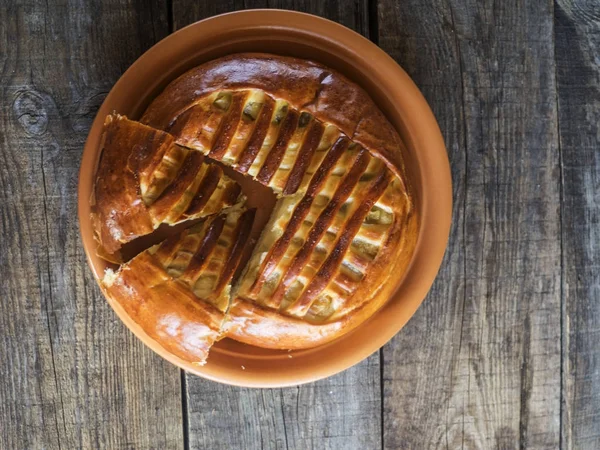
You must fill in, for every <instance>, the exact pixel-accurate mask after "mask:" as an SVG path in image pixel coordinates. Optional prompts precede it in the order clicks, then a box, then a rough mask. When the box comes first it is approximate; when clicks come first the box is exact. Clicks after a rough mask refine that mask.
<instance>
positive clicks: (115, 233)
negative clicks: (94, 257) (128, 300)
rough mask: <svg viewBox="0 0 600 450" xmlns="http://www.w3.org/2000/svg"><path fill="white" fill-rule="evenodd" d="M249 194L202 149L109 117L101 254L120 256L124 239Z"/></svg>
mask: <svg viewBox="0 0 600 450" xmlns="http://www.w3.org/2000/svg"><path fill="white" fill-rule="evenodd" d="M244 198H245V197H244V196H243V195H242V192H241V188H240V186H239V185H238V184H237V183H236V182H235V181H233V180H232V179H230V178H229V177H227V176H226V175H224V174H223V169H222V168H221V167H219V166H217V165H216V164H213V163H209V162H207V161H205V157H204V155H203V154H202V153H200V152H198V151H194V150H189V149H187V148H184V147H181V146H179V145H176V144H175V141H174V139H173V137H172V136H171V135H169V134H168V133H165V132H162V131H159V130H155V129H153V128H150V127H147V126H145V125H143V124H141V123H139V122H135V121H132V120H128V119H127V118H126V117H124V116H120V115H118V114H111V115H109V116H107V118H106V121H105V124H104V138H103V149H102V156H101V159H100V162H99V165H98V169H97V172H96V181H95V184H94V190H93V194H92V222H93V225H94V230H95V237H96V239H97V241H98V243H99V245H100V249H99V253H100V254H102V255H104V256H105V257H107V258H108V259H112V258H115V259H118V256H116V255H115V254H116V253H117V252H118V251H119V249H120V248H121V246H122V245H123V244H125V243H127V242H130V241H132V240H134V239H136V238H137V237H140V236H143V235H146V234H149V233H151V232H152V231H154V230H155V229H156V228H158V226H159V225H161V224H162V223H167V224H170V225H174V224H176V223H179V222H183V221H185V220H191V219H197V218H200V217H205V216H209V215H212V214H216V213H218V212H220V211H221V210H222V209H224V208H227V207H230V206H233V205H235V204H241V203H243V201H244ZM110 255H113V256H112V258H111V256H110Z"/></svg>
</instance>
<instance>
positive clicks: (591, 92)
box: [555, 1, 600, 450]
mask: <svg viewBox="0 0 600 450" xmlns="http://www.w3.org/2000/svg"><path fill="white" fill-rule="evenodd" d="M555 39H556V64H557V82H558V107H559V108H558V113H559V124H560V126H559V132H560V145H561V155H562V189H563V190H562V198H563V203H562V205H563V206H562V210H561V218H562V239H563V258H562V264H563V293H564V310H563V311H564V315H563V397H562V402H563V407H562V424H563V428H562V447H563V448H565V449H590V450H591V449H597V448H600V346H599V342H600V339H599V336H600V335H599V331H600V289H599V286H600V266H599V262H600V247H599V246H598V242H600V227H599V222H600V145H599V144H598V143H599V142H600V131H599V128H598V123H599V122H600V66H599V65H598V60H599V58H600V10H599V9H598V6H597V5H594V4H593V3H589V2H583V1H574V2H571V1H559V2H557V4H556V5H555Z"/></svg>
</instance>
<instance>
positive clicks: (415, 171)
mask: <svg viewBox="0 0 600 450" xmlns="http://www.w3.org/2000/svg"><path fill="white" fill-rule="evenodd" d="M244 51H255V52H269V53H276V54H282V55H290V56H295V57H300V58H307V59H312V60H316V61H319V62H321V63H323V64H325V65H328V66H330V67H332V68H334V69H337V70H338V71H340V72H342V73H343V74H345V75H346V76H348V77H349V78H351V79H353V80H354V81H356V82H357V83H358V84H360V85H361V86H362V87H363V88H365V89H366V90H367V92H369V94H370V95H371V97H372V98H373V99H374V100H375V102H376V103H377V104H378V105H379V106H380V108H381V109H382V110H383V112H384V113H385V114H386V115H387V117H388V118H389V120H390V121H391V123H392V124H393V125H394V126H395V127H396V128H397V130H398V132H399V133H400V136H401V137H402V138H403V140H404V141H405V143H406V145H407V147H408V150H409V154H408V155H406V163H407V169H408V173H409V176H410V177H411V182H412V184H413V187H414V188H415V191H416V195H417V199H416V200H417V207H418V209H419V210H420V213H421V218H422V220H421V225H420V232H419V240H418V243H417V248H416V250H415V254H414V257H413V260H412V261H411V264H410V266H409V268H408V271H407V272H406V274H405V276H404V277H403V278H402V279H398V280H397V283H398V288H397V290H396V292H395V294H394V295H393V297H392V298H391V299H390V300H389V302H388V303H387V304H386V305H385V306H384V307H383V308H382V309H381V310H380V311H379V312H378V313H376V314H375V315H374V316H373V317H372V318H371V319H370V320H369V321H367V322H365V323H364V324H362V325H361V326H360V327H358V328H357V329H356V330H354V331H353V332H351V333H349V334H347V335H345V336H343V337H341V338H340V339H338V340H336V341H334V342H332V343H330V344H328V345H324V346H321V347H317V348H314V349H310V350H303V351H294V352H286V351H273V350H265V349H260V348H256V347H252V346H248V345H245V344H240V343H237V342H234V341H232V340H229V339H225V340H223V341H221V342H219V343H218V344H217V345H215V347H214V348H213V350H212V352H211V355H210V357H209V359H208V363H207V364H206V365H205V366H195V365H192V364H189V363H186V362H184V361H181V360H180V359H178V358H176V357H174V356H173V355H171V354H169V353H168V352H166V351H165V350H164V349H163V348H162V347H160V346H159V345H157V344H156V342H154V341H153V340H151V339H150V338H149V337H148V336H147V335H145V334H144V332H143V331H142V330H141V329H140V328H139V327H138V326H137V325H136V324H135V323H134V322H132V321H131V320H130V319H129V317H128V316H127V315H126V314H125V313H124V312H123V311H122V310H121V309H120V308H119V305H116V304H113V303H111V306H112V307H113V308H114V309H115V311H116V313H117V314H118V315H119V317H120V318H121V320H122V321H123V322H124V323H125V324H126V325H127V326H128V327H129V328H130V329H131V331H133V332H134V333H135V334H136V335H137V336H138V337H139V338H140V339H141V340H142V341H143V342H144V343H145V344H146V345H148V346H149V347H150V348H152V349H153V350H154V351H155V352H157V353H158V354H159V355H161V356H162V357H164V358H166V359H167V360H169V361H171V362H172V363H174V364H176V365H178V366H180V367H182V368H183V369H185V370H187V371H189V372H192V373H194V374H197V375H200V376H202V377H205V378H208V379H211V380H215V381H220V382H223V383H228V384H233V385H240V386H254V387H276V386H288V385H296V384H300V383H306V382H309V381H314V380H317V379H320V378H324V377H327V376H330V375H333V374H335V373H337V372H340V371H342V370H344V369H346V368H348V367H350V366H352V365H354V364H356V363H358V362H359V361H361V360H363V359H364V358H366V357H367V356H369V355H370V354H371V353H373V352H375V351H376V350H378V349H379V348H380V347H381V346H383V345H384V344H385V343H386V342H387V341H389V340H390V339H391V338H392V336H394V335H395V334H396V333H397V332H398V331H399V330H400V329H401V328H402V327H403V326H404V324H405V323H406V322H407V321H408V319H410V317H411V316H412V315H413V314H414V312H415V311H416V309H417V308H418V307H419V305H420V304H421V302H422V301H423V299H424V298H425V295H426V294H427V291H428V290H429V288H430V287H431V284H432V283H433V280H434V278H435V276H436V274H437V272H438V269H439V266H440V264H441V261H442V257H443V255H444V251H445V248H446V242H447V239H448V233H449V229H450V219H451V212H452V185H451V178H450V167H449V164H448V157H447V155H446V149H445V147H444V141H443V139H442V136H441V134H440V130H439V128H438V125H437V123H436V120H435V118H434V116H433V114H432V113H431V110H430V109H429V107H428V105H427V103H426V101H425V99H424V98H423V96H422V95H421V93H420V92H419V90H418V89H417V87H416V86H415V85H414V83H413V82H412V81H411V79H410V78H409V77H408V75H407V74H406V73H405V72H404V71H403V70H402V69H401V68H400V67H399V66H398V65H397V64H396V63H395V62H394V61H393V60H392V58H390V57H389V56H388V55H387V54H386V53H384V52H383V51H382V50H381V49H379V48H378V47H377V46H376V45H374V44H373V43H371V42H370V41H368V40H367V39H365V38H363V37H362V36H360V35H359V34H357V33H355V32H353V31H351V30H349V29H347V28H345V27H343V26H341V25H339V24H336V23H334V22H331V21H328V20H325V19H322V18H319V17H315V16H311V15H308V14H302V13H297V12H291V11H278V10H251V11H243V12H236V13H231V14H225V15H221V16H217V17H212V18H210V19H207V20H204V21H201V22H197V23H195V24H193V25H190V26H188V27H186V28H183V29H182V30H180V31H178V32H176V33H174V34H172V35H170V36H169V37H167V38H166V39H164V40H162V41H161V42H159V43H158V44H156V45H155V46H154V47H152V48H151V49H150V50H148V51H147V52H146V53H145V54H144V55H142V56H141V57H140V58H139V59H138V60H137V61H136V62H135V63H134V64H133V65H132V66H131V67H130V68H129V69H128V70H127V71H126V72H125V74H124V75H123V76H122V77H121V79H120V80H119V81H118V82H117V83H116V84H115V86H114V87H113V89H112V90H111V91H110V93H109V94H108V96H107V97H106V100H105V101H104V103H103V104H102V107H101V108H100V110H99V111H98V115H97V117H96V119H95V120H94V123H93V126H92V129H91V130H90V134H89V136H88V139H87V142H86V144H85V150H84V153H83V160H82V163H81V170H80V175H79V222H80V227H81V235H82V238H83V245H84V248H85V251H86V254H87V258H88V261H89V264H90V267H91V269H92V271H93V272H94V275H95V277H96V279H99V278H101V277H102V276H103V273H104V268H105V267H106V264H105V263H104V261H103V260H101V259H100V258H98V257H97V256H96V255H95V253H94V248H95V246H94V241H93V235H92V227H91V222H90V206H89V198H90V193H91V190H92V184H93V174H94V172H95V167H96V164H97V161H98V157H99V142H100V135H101V132H102V124H103V122H104V118H105V116H106V115H107V114H108V113H110V112H111V111H113V110H116V111H117V112H119V113H121V114H126V115H127V116H129V117H130V118H133V119H136V118H139V117H140V116H141V114H142V112H143V111H144V109H145V108H146V107H147V105H148V104H149V102H150V101H151V100H152V99H153V98H154V97H155V96H156V95H157V94H158V93H159V92H160V91H161V90H162V89H163V88H164V87H165V86H166V85H167V84H168V83H169V82H170V81H171V80H173V79H174V78H175V77H177V76H178V75H180V74H182V73H183V72H184V71H186V70H187V69H190V68H192V67H194V66H196V65H198V64H200V63H203V62H205V61H208V60H211V59H214V58H217V57H220V56H223V55H226V54H230V53H237V52H244ZM424 332H427V331H425V330H424Z"/></svg>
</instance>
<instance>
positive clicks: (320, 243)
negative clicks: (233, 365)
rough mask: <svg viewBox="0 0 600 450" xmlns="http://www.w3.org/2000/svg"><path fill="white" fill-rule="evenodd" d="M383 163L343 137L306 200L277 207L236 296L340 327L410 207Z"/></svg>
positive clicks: (287, 201) (359, 300) (358, 303)
mask: <svg viewBox="0 0 600 450" xmlns="http://www.w3.org/2000/svg"><path fill="white" fill-rule="evenodd" d="M405 197H406V195H405V193H404V192H403V190H402V188H401V183H399V182H398V179H397V178H395V177H394V175H393V174H392V173H391V172H390V170H389V169H388V168H387V166H386V165H385V164H384V163H383V162H382V161H381V160H380V159H378V158H374V157H372V156H371V155H370V154H369V153H368V152H367V151H366V150H365V149H363V148H362V147H360V146H358V145H356V144H352V143H349V141H348V140H347V139H345V138H343V137H342V138H340V139H339V140H338V141H337V142H336V144H335V145H334V146H333V149H332V150H331V151H330V152H329V153H328V154H327V156H326V158H325V160H324V161H323V163H322V164H321V166H320V167H319V168H318V170H317V171H316V174H315V176H314V177H313V178H312V179H311V181H310V183H309V185H308V186H307V190H306V193H305V194H300V195H295V196H291V197H286V198H283V199H280V200H279V203H278V205H277V206H276V211H275V212H274V213H273V215H272V218H271V221H270V223H269V224H268V225H267V227H266V230H265V232H264V233H263V235H262V236H261V238H260V240H259V242H258V244H257V246H256V248H255V251H254V254H253V256H252V258H251V261H250V264H249V266H248V268H247V271H246V273H245V275H244V277H243V279H242V281H241V283H240V287H239V289H238V290H237V295H238V296H239V297H240V298H242V299H245V300H252V301H254V302H256V303H258V304H260V305H262V306H264V307H267V308H270V309H275V310H279V311H280V312H282V313H285V314H288V315H291V316H295V317H298V318H304V319H306V320H308V321H310V322H314V323H320V322H324V321H332V320H338V319H340V318H342V317H344V316H345V315H346V314H348V313H349V312H351V311H352V310H354V309H356V308H357V307H360V306H361V305H362V303H364V302H365V301H368V300H369V298H368V297H366V298H365V297H361V298H357V297H355V296H354V293H355V292H356V289H357V288H358V286H359V284H360V283H361V282H362V280H363V279H364V278H365V276H366V274H367V272H369V270H370V268H371V267H372V263H373V262H374V261H375V260H376V259H377V257H378V255H379V253H380V250H381V249H382V247H384V246H385V245H388V240H389V239H390V236H391V234H392V233H394V232H395V228H396V227H397V224H399V223H403V222H405V221H406V218H407V216H408V214H409V212H410V211H409V210H408V209H407V208H408V207H409V203H408V202H407V201H406V198H405Z"/></svg>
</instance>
